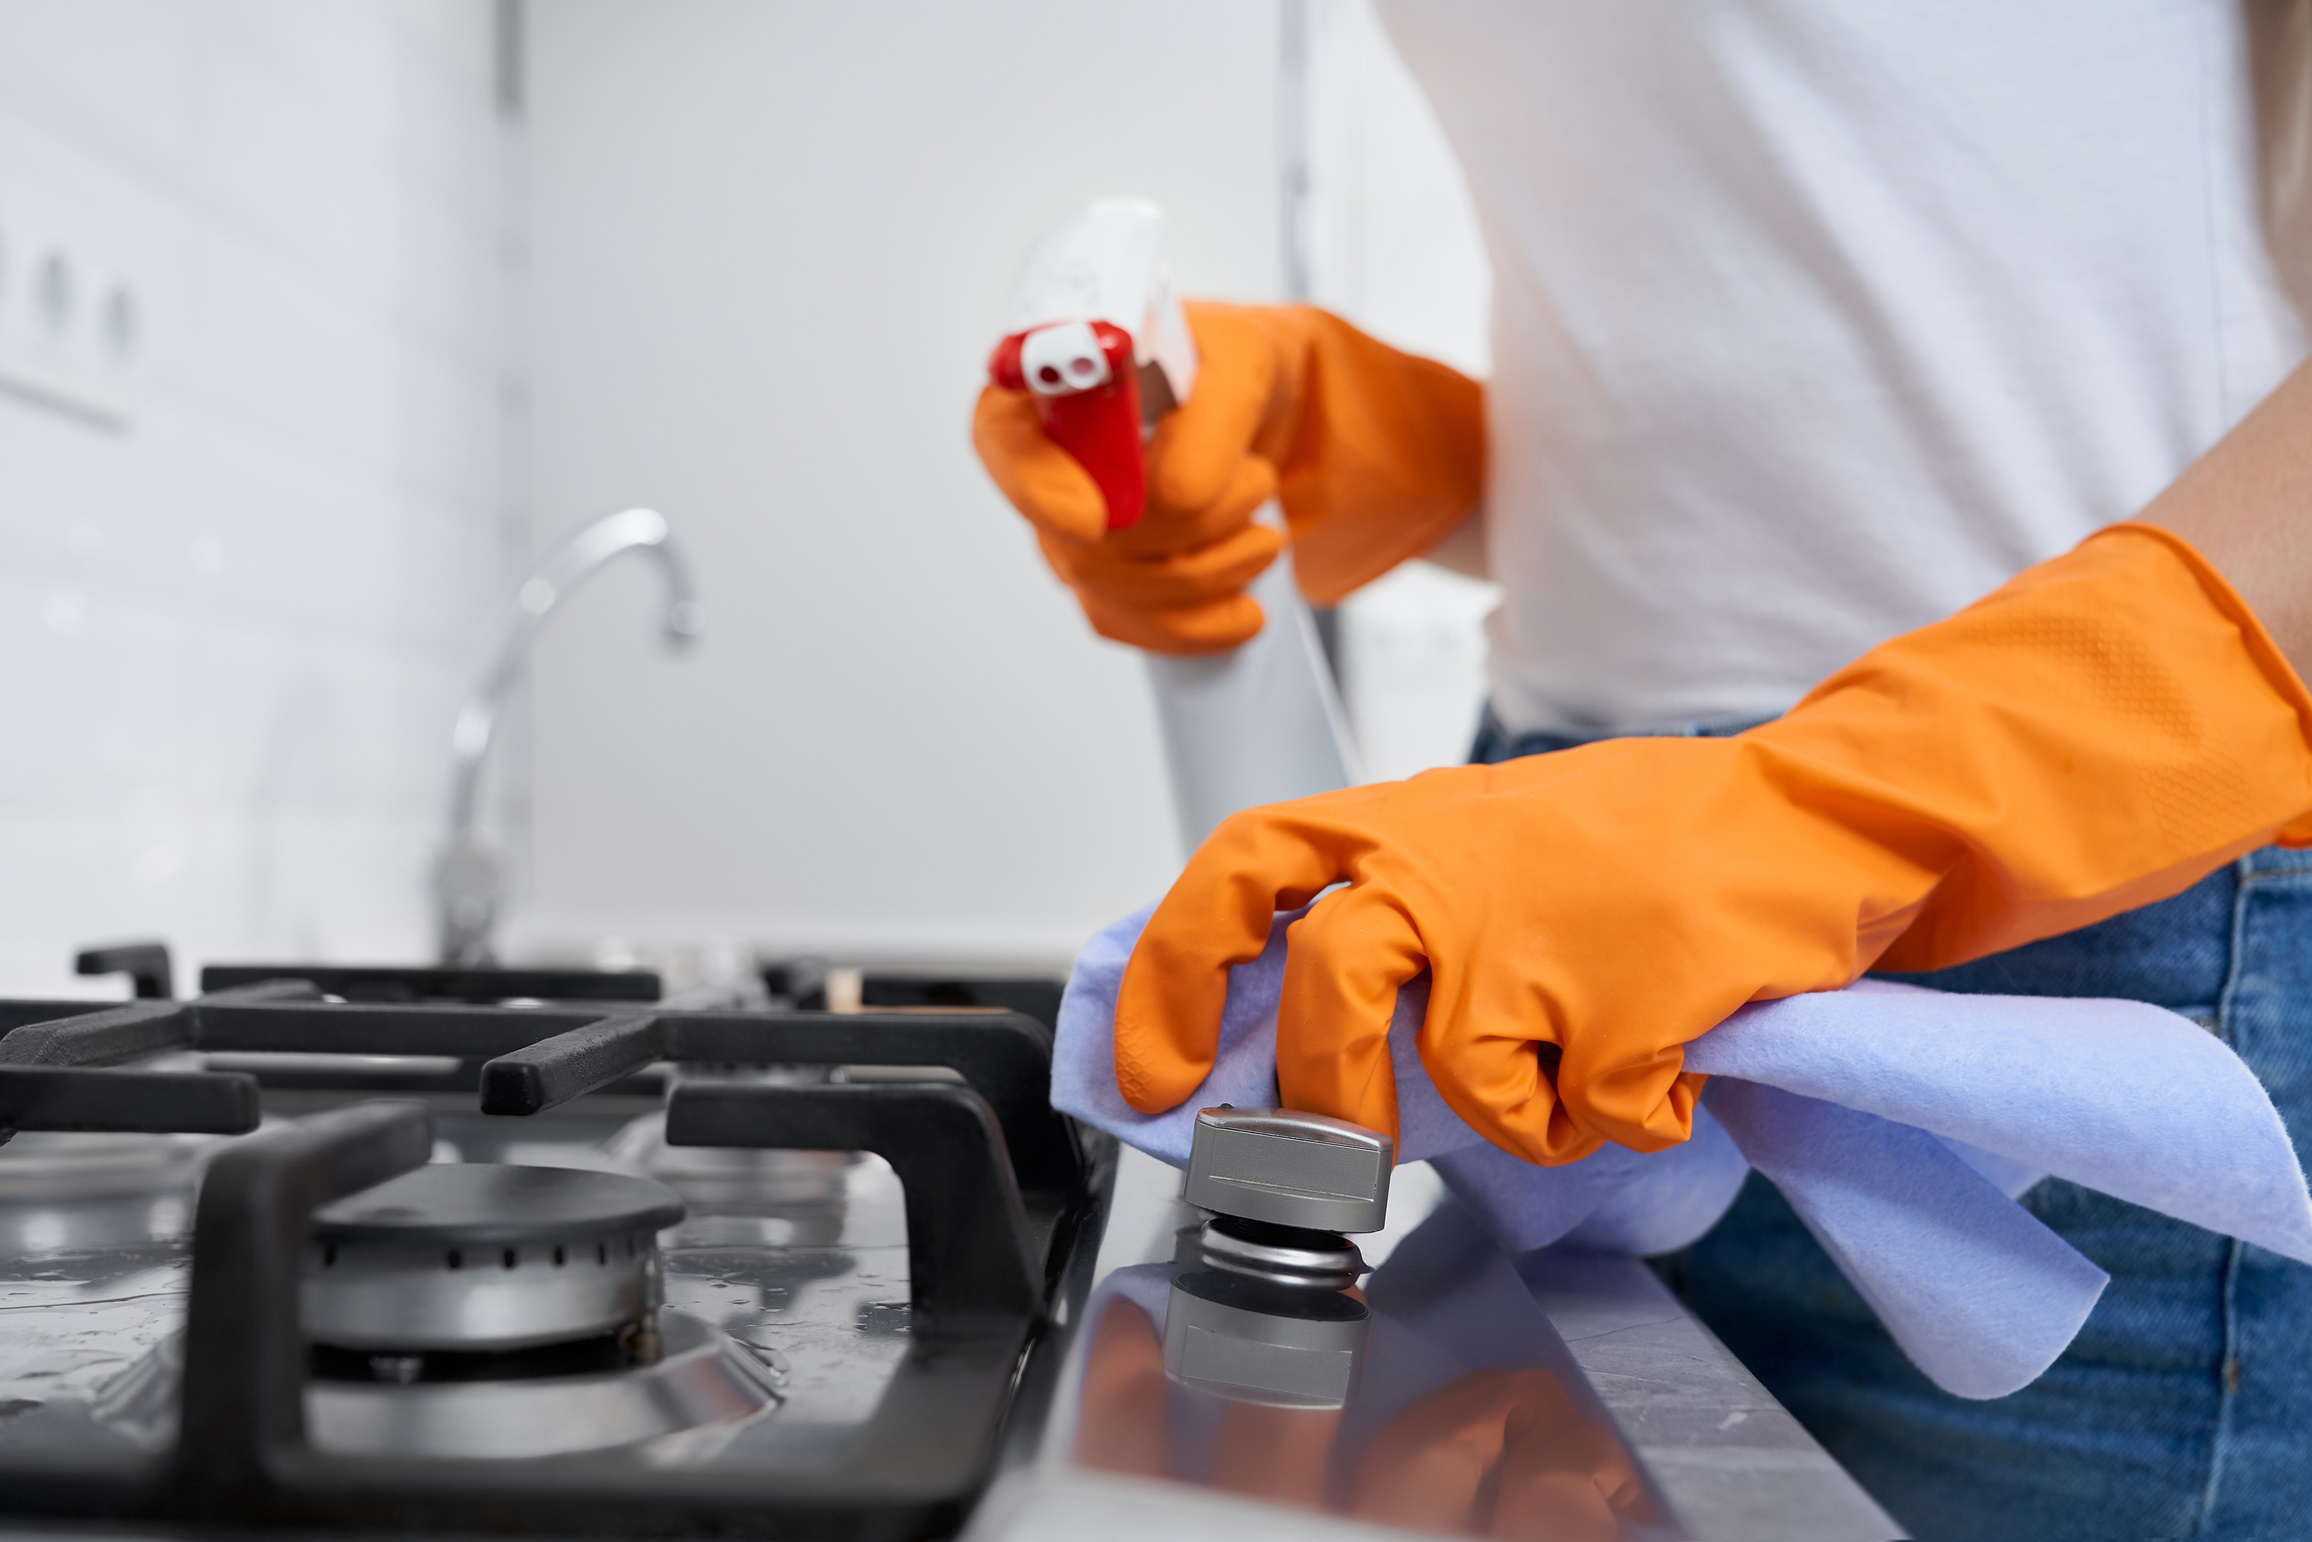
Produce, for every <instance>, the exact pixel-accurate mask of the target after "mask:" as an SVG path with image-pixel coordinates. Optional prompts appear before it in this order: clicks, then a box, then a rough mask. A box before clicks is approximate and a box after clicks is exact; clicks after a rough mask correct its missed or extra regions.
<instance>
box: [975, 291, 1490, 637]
mask: <svg viewBox="0 0 2312 1542" xmlns="http://www.w3.org/2000/svg"><path fill="white" fill-rule="evenodd" d="M1183 308H1184V309H1185V311H1186V312H1187V316H1188V326H1189V330H1190V331H1192V332H1193V333H1194V334H1195V335H1196V347H1197V352H1198V354H1199V355H1200V358H1199V362H1198V366H1197V373H1196V386H1195V389H1194V390H1193V391H1192V392H1191V393H1190V394H1189V398H1188V401H1187V403H1186V404H1185V405H1183V406H1182V407H1181V408H1180V409H1179V410H1177V411H1175V412H1172V413H1170V414H1168V415H1167V416H1166V417H1165V418H1164V419H1163V421H1162V422H1160V423H1159V424H1158V425H1157V428H1156V432H1155V435H1154V437H1153V438H1152V439H1151V440H1150V442H1149V445H1148V507H1147V510H1146V512H1145V513H1144V514H1143V515H1142V516H1141V519H1140V522H1139V523H1138V524H1136V525H1133V526H1132V527H1130V528H1129V529H1125V530H1118V531H1114V532H1112V533H1110V532H1107V512H1106V508H1105V506H1104V505H1103V504H1102V502H1101V499H1100V492H1099V489H1098V488H1097V487H1095V486H1094V485H1093V484H1092V479H1091V476H1090V475H1089V474H1088V473H1087V472H1086V471H1085V470H1084V468H1083V467H1082V466H1080V465H1078V464H1077V463H1076V461H1075V459H1074V457H1072V456H1070V455H1069V454H1068V453H1067V452H1066V451H1065V450H1063V449H1061V448H1060V447H1059V446H1058V445H1055V444H1053V443H1052V442H1051V441H1050V440H1049V439H1047V438H1045V437H1044V432H1043V428H1042V426H1041V425H1040V424H1038V423H1037V421H1036V413H1035V406H1034V403H1033V402H1032V400H1031V399H1030V398H1029V396H1028V393H1026V392H1025V391H1004V390H998V389H997V388H995V387H993V386H990V387H988V388H987V389H985V390H983V391H981V392H980V397H979V407H978V410H977V411H976V412H975V413H974V414H973V416H972V425H971V440H972V445H973V447H974V448H975V449H977V450H978V452H979V458H980V460H981V461H982V462H983V463H984V464H985V465H986V466H987V469H988V474H989V475H991V476H992V477H994V478H995V483H996V486H997V487H999V488H1001V489H1002V490H1003V494H1004V496H1005V497H1006V498H1009V499H1010V500H1011V501H1012V504H1013V506H1014V507H1016V508H1017V509H1018V510H1019V511H1020V512H1021V513H1022V514H1025V515H1026V516H1027V517H1028V521H1029V523H1030V524H1032V525H1034V526H1035V530H1036V539H1037V540H1038V542H1039V543H1040V544H1041V545H1042V547H1043V550H1044V557H1045V560H1047V561H1048V562H1050V563H1051V565H1052V568H1053V570H1054V571H1055V572H1057V573H1058V574H1059V575H1060V577H1061V579H1062V580H1064V581H1065V582H1066V583H1067V585H1068V586H1069V587H1070V588H1071V589H1073V590H1075V592H1076V598H1077V599H1078V600H1079V601H1080V602H1081V603H1082V605H1083V607H1084V614H1085V615H1086V616H1087V617H1089V618H1090V619H1091V623H1092V627H1093V630H1095V631H1097V632H1098V633H1099V634H1100V635H1101V636H1103V637H1108V638H1113V639H1114V640H1116V641H1117V642H1124V643H1131V644H1133V645H1135V646H1137V647H1141V648H1148V649H1152V650H1154V651H1156V652H1159V653H1212V652H1217V651H1219V650H1221V649H1223V648H1233V647H1235V646H1236V645H1237V644H1239V643H1241V642H1243V641H1245V640H1246V639H1247V638H1249V637H1251V636H1252V635H1253V634H1254V633H1255V632H1258V631H1259V630H1260V622H1261V616H1260V606H1259V605H1258V604H1257V603H1255V602H1254V601H1253V600H1252V599H1251V598H1250V597H1249V596H1247V595H1246V594H1245V592H1244V591H1245V587H1246V586H1247V585H1249V584H1250V583H1251V582H1252V581H1253V579H1254V578H1256V577H1258V576H1259V575H1260V573H1261V571H1262V570H1263V569H1264V568H1266V567H1267V566H1268V565H1269V564H1270V563H1271V562H1273V561H1275V560H1276V554H1277V551H1278V549H1279V548H1280V547H1281V546H1282V544H1283V541H1282V538H1281V537H1280V536H1279V535H1278V533H1277V532H1276V531H1275V530H1273V529H1270V528H1269V527H1268V526H1266V525H1259V524H1255V523H1253V515H1254V513H1255V512H1256V511H1258V510H1259V508H1260V506H1261V505H1262V504H1264V503H1266V502H1268V500H1269V499H1271V498H1275V499H1277V500H1278V501H1279V502H1280V503H1281V504H1282V505H1283V508H1284V515H1285V523H1286V525H1287V526H1288V527H1289V528H1290V530H1291V532H1292V542H1293V561H1294V572H1295V574H1296V576H1297V578H1298V580H1299V582H1300V587H1301V592H1302V593H1303V594H1306V595H1307V596H1308V597H1309V599H1310V600H1311V601H1312V602H1314V603H1316V604H1318V605H1330V604H1332V603H1334V602H1335V601H1337V600H1338V599H1340V598H1341V596H1343V595H1345V594H1347V593H1348V592H1349V591H1350V590H1352V589H1354V588H1356V587H1357V586H1358V585H1360V584H1363V583H1367V582H1370V581H1371V580H1372V579H1375V578H1378V577H1379V576H1380V575H1381V574H1383V573H1385V572H1387V571H1388V570H1389V569H1390V568H1392V567H1395V566H1396V565H1397V564H1398V563H1399V562H1402V561H1404V560H1405V559H1406V558H1407V557H1411V556H1417V555H1419V554H1420V553H1421V552H1424V551H1426V550H1428V549H1429V548H1430V547H1431V546H1433V545H1435V544H1436V543H1437V541H1438V540H1439V539H1441V538H1442V537H1443V536H1445V535H1446V534H1447V533H1448V532H1450V531H1451V530H1452V529H1453V528H1454V527H1455V526H1456V525H1458V524H1459V523H1460V522H1461V521H1462V519H1463V518H1464V517H1466V516H1467V515H1468V514H1469V512H1470V511H1471V510H1472V509H1474V508H1475V507H1476V506H1477V499H1478V495H1479V493H1480V491H1481V490H1482V488H1483V486H1484V480H1485V426H1484V410H1483V408H1484V393H1483V390H1482V388H1481V387H1480V386H1479V385H1478V384H1477V382H1475V381H1473V380H1471V379H1469V378H1468V377H1467V376H1465V375H1462V374H1459V373H1457V372H1456V371H1454V370H1452V369H1449V368H1447V367H1446V366H1445V365H1442V364H1438V363H1434V362H1432V361H1430V360H1428V359H1420V358H1415V357H1414V356H1413V355H1411V354H1408V353H1401V352H1399V351H1398V350H1397V349H1394V348H1391V347H1389V346H1388V345H1387V344H1386V343H1381V342H1376V341H1375V340H1373V339H1372V338H1370V337H1367V336H1366V335H1365V334H1364V333H1362V332H1359V331H1358V330H1357V329H1356V328H1354V327H1352V326H1350V325H1349V324H1348V323H1347V322H1345V321H1343V320H1341V319H1340V318H1339V317H1338V316H1334V315H1331V314H1329V313H1327V312H1325V311H1321V310H1316V309H1314V308H1312V307H1309V306H1299V305H1296V306H1240V305H1215V304H1209V303H1196V302H1191V303H1190V304H1188V305H1187V306H1185V307H1183Z"/></svg>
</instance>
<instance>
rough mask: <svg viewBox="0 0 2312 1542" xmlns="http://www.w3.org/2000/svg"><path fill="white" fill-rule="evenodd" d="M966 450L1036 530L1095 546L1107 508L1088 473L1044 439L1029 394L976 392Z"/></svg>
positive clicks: (989, 389)
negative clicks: (974, 454) (975, 453)
mask: <svg viewBox="0 0 2312 1542" xmlns="http://www.w3.org/2000/svg"><path fill="white" fill-rule="evenodd" d="M971 447H972V448H973V449H974V450H976V451H978V452H979V460H980V464H981V465H983V466H985V467H986V468H987V474H988V475H989V476H990V477H992V478H994V479H995V485H996V488H997V490H998V491H1000V492H1001V493H1002V494H1003V495H1004V497H1005V498H1007V499H1009V500H1010V502H1011V506H1012V507H1013V508H1015V509H1017V510H1019V511H1020V512H1021V513H1022V514H1024V515H1026V516H1027V518H1028V522H1029V523H1030V524H1032V525H1034V526H1035V527H1036V529H1038V530H1039V531H1046V532H1049V533H1051V534H1054V535H1062V536H1066V537H1068V538H1070V539H1072V540H1077V541H1096V540H1098V539H1099V538H1100V535H1101V533H1102V532H1103V531H1105V530H1106V529H1107V528H1108V505H1107V502H1106V500H1104V499H1103V498H1101V496H1100V489H1099V487H1098V486H1097V485H1096V484H1095V483H1094V482H1093V481H1092V474H1091V473H1090V472H1088V471H1086V470H1085V469H1084V468H1083V466H1082V465H1081V464H1080V463H1079V462H1078V461H1077V460H1076V458H1075V457H1074V456H1073V455H1070V454H1069V453H1068V452H1067V451H1065V450H1063V449H1061V448H1060V447H1059V446H1058V445H1056V444H1054V443H1052V441H1051V440H1049V439H1047V438H1046V437H1044V426H1043V424H1041V423H1040V422H1038V421H1036V406H1035V398H1034V397H1033V396H1031V395H1029V393H1027V392H1025V391H1003V390H998V389H997V388H996V387H994V386H984V387H982V388H981V390H980V393H979V405H978V406H977V407H975V408H973V409H972V414H971Z"/></svg>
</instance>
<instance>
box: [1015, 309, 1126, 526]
mask: <svg viewBox="0 0 2312 1542" xmlns="http://www.w3.org/2000/svg"><path fill="white" fill-rule="evenodd" d="M987 373H988V378H989V379H990V380H992V381H994V382H995V384H996V385H998V386H1000V387H1002V388H1003V389H1005V390H1008V391H1021V390H1024V391H1027V392H1028V393H1030V394H1031V395H1032V396H1034V398H1035V403H1036V418H1037V420H1038V421H1039V422H1041V423H1042V424H1043V426H1044V432H1045V433H1046V434H1047V435H1049V436H1050V437H1051V441H1052V443H1054V444H1056V445H1058V446H1059V447H1060V448H1061V449H1063V450H1065V451H1067V452H1068V453H1069V454H1070V455H1072V456H1074V457H1075V460H1076V463H1077V464H1078V465H1080V466H1082V467H1083V468H1084V470H1085V471H1087V472H1088V473H1090V474H1091V478H1092V483H1093V485H1094V486H1096V487H1098V488H1099V489H1100V496H1101V498H1102V499H1103V500H1105V501H1106V503H1107V506H1108V528H1109V529H1110V530H1122V529H1124V528H1126V527H1127V526H1130V525H1134V524H1137V523H1139V520H1140V513H1141V510H1142V509H1143V508H1145V507H1146V506H1147V502H1148V485H1147V476H1146V472H1145V468H1144V465H1143V462H1142V460H1141V453H1140V382H1139V377H1138V375H1137V373H1136V372H1135V371H1134V369H1133V365H1132V337H1131V334H1130V333H1128V332H1126V331H1125V330H1124V329H1123V328H1122V327H1119V326H1115V325H1113V324H1112V323H1109V322H1105V321H1063V322H1060V323H1058V324H1057V325H1054V326H1048V327H1035V328H1032V329H1030V330H1028V331H1025V332H1014V333H1013V334H1012V335H1011V336H1009V337H1007V338H1005V339H1004V340H1003V341H1002V342H1000V343H998V344H996V347H995V352H994V353H993V354H991V355H990V356H989V358H988V361H987Z"/></svg>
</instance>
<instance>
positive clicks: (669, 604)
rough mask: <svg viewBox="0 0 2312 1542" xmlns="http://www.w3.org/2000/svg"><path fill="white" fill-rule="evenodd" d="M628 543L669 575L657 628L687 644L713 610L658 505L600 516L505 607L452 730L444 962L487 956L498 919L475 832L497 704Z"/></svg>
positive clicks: (439, 892) (441, 885) (442, 905)
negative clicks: (543, 636)
mask: <svg viewBox="0 0 2312 1542" xmlns="http://www.w3.org/2000/svg"><path fill="white" fill-rule="evenodd" d="M630 551H632V552H641V553H643V554H645V555H647V556H649V557H650V558H652V559H653V560H655V561H656V562H657V564H658V567H659V571H660V573H661V574H662V575H663V576H664V578H665V580H666V599H665V604H664V606H663V607H662V608H661V610H660V613H659V628H660V632H661V635H662V636H663V637H664V638H665V640H666V643H667V645H668V646H669V647H673V648H680V647H684V646H686V645H688V644H689V643H690V642H691V640H692V639H694V638H696V637H697V636H698V635H699V633H700V632H701V631H703V630H704V629H705V626H706V611H705V609H704V608H703V607H702V606H700V604H699V602H698V595H697V593H696V592H695V591H694V590H693V589H692V587H691V581H690V569H689V568H688V566H686V565H685V564H684V562H683V560H682V556H681V553H680V552H678V551H677V550H676V549H675V545H674V538H673V532H672V531H671V530H669V529H668V528H667V523H666V519H665V516H663V515H661V514H660V513H659V512H658V511H657V510H656V509H626V510H624V511H622V512H620V513H617V514H611V515H607V516H605V517H604V518H602V519H598V520H596V521H595V522H594V523H593V524H591V525H588V526H587V527H586V528H585V529H583V530H581V531H579V532H578V533H577V534H576V535H574V536H572V537H570V539H568V540H567V541H564V542H563V543H562V544H561V545H560V546H557V547H555V548H554V550H552V551H550V552H548V553H547V554H546V556H545V558H544V559H543V560H542V561H540V562H539V564H538V566H537V569H536V570H535V571H534V572H532V573H531V574H530V576H529V577H528V578H525V579H524V580H522V583H521V585H520V587H518V588H516V589H515V590H514V592H513V593H512V594H511V595H509V596H508V597H507V599H506V601H505V603H504V604H503V605H501V606H500V607H499V609H498V613H497V615H496V616H495V617H493V618H492V620H491V623H490V630H489V632H488V633H487V634H486V637H485V640H484V643H483V646H482V648H481V650H480V652H479V654H478V655H477V657H478V660H479V663H478V667H477V668H476V669H475V671H474V677H473V684H472V685H471V686H470V687H469V688H468V690H467V692H466V699H465V704H464V705H463V706H461V707H460V708H459V709H458V721H457V726H456V728H455V729H453V730H452V731H451V734H450V804H449V832H448V839H447V840H446V841H445V842H444V843H443V847H442V852H441V855H440V857H439V859H438V860H437V861H436V863H435V866H434V899H435V906H436V911H437V920H438V922H439V926H440V937H441V949H442V960H443V962H445V963H452V964H460V963H466V964H470V963H480V962H485V961H487V960H488V958H489V956H490V934H491V933H492V931H494V930H495V928H496V925H497V912H498V900H499V892H498V864H497V860H496V858H495V857H494V856H493V855H491V853H490V852H489V851H488V850H487V849H486V848H485V847H484V845H483V843H482V842H481V840H480V838H479V837H478V836H477V835H476V834H475V831H474V823H475V819H476V816H477V814H478V812H479V799H480V793H481V784H482V768H483V765H484V763H485V762H486V761H487V760H488V758H489V752H490V744H491V742H492V740H493V739H494V738H495V737H496V732H497V721H498V708H499V705H500V704H501V703H502V702H503V700H504V699H505V694H506V691H507V688H508V687H510V686H511V685H512V684H513V682H514V677H515V676H516V675H517V674H519V673H520V672H521V667H522V660H523V659H524V658H525V657H526V656H527V655H528V653H529V651H530V644H531V641H532V640H533V639H534V638H536V637H537V635H538V629H539V628H540V627H542V626H544V625H545V624H546V618H547V617H548V616H550V615H552V614H553V613H554V610H555V608H556V607H557V606H559V605H560V604H561V603H562V601H563V600H565V599H567V598H568V597H569V595H570V593H571V591H573V590H575V589H576V588H578V586H579V585H581V584H583V583H585V582H586V580H587V579H589V578H591V577H593V576H594V575H595V574H596V573H598V572H600V571H601V570H602V569H603V568H604V567H605V566H607V565H608V564H610V563H611V562H613V561H615V560H616V559H617V558H619V557H620V556H622V555H624V554H625V553H627V552H630Z"/></svg>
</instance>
